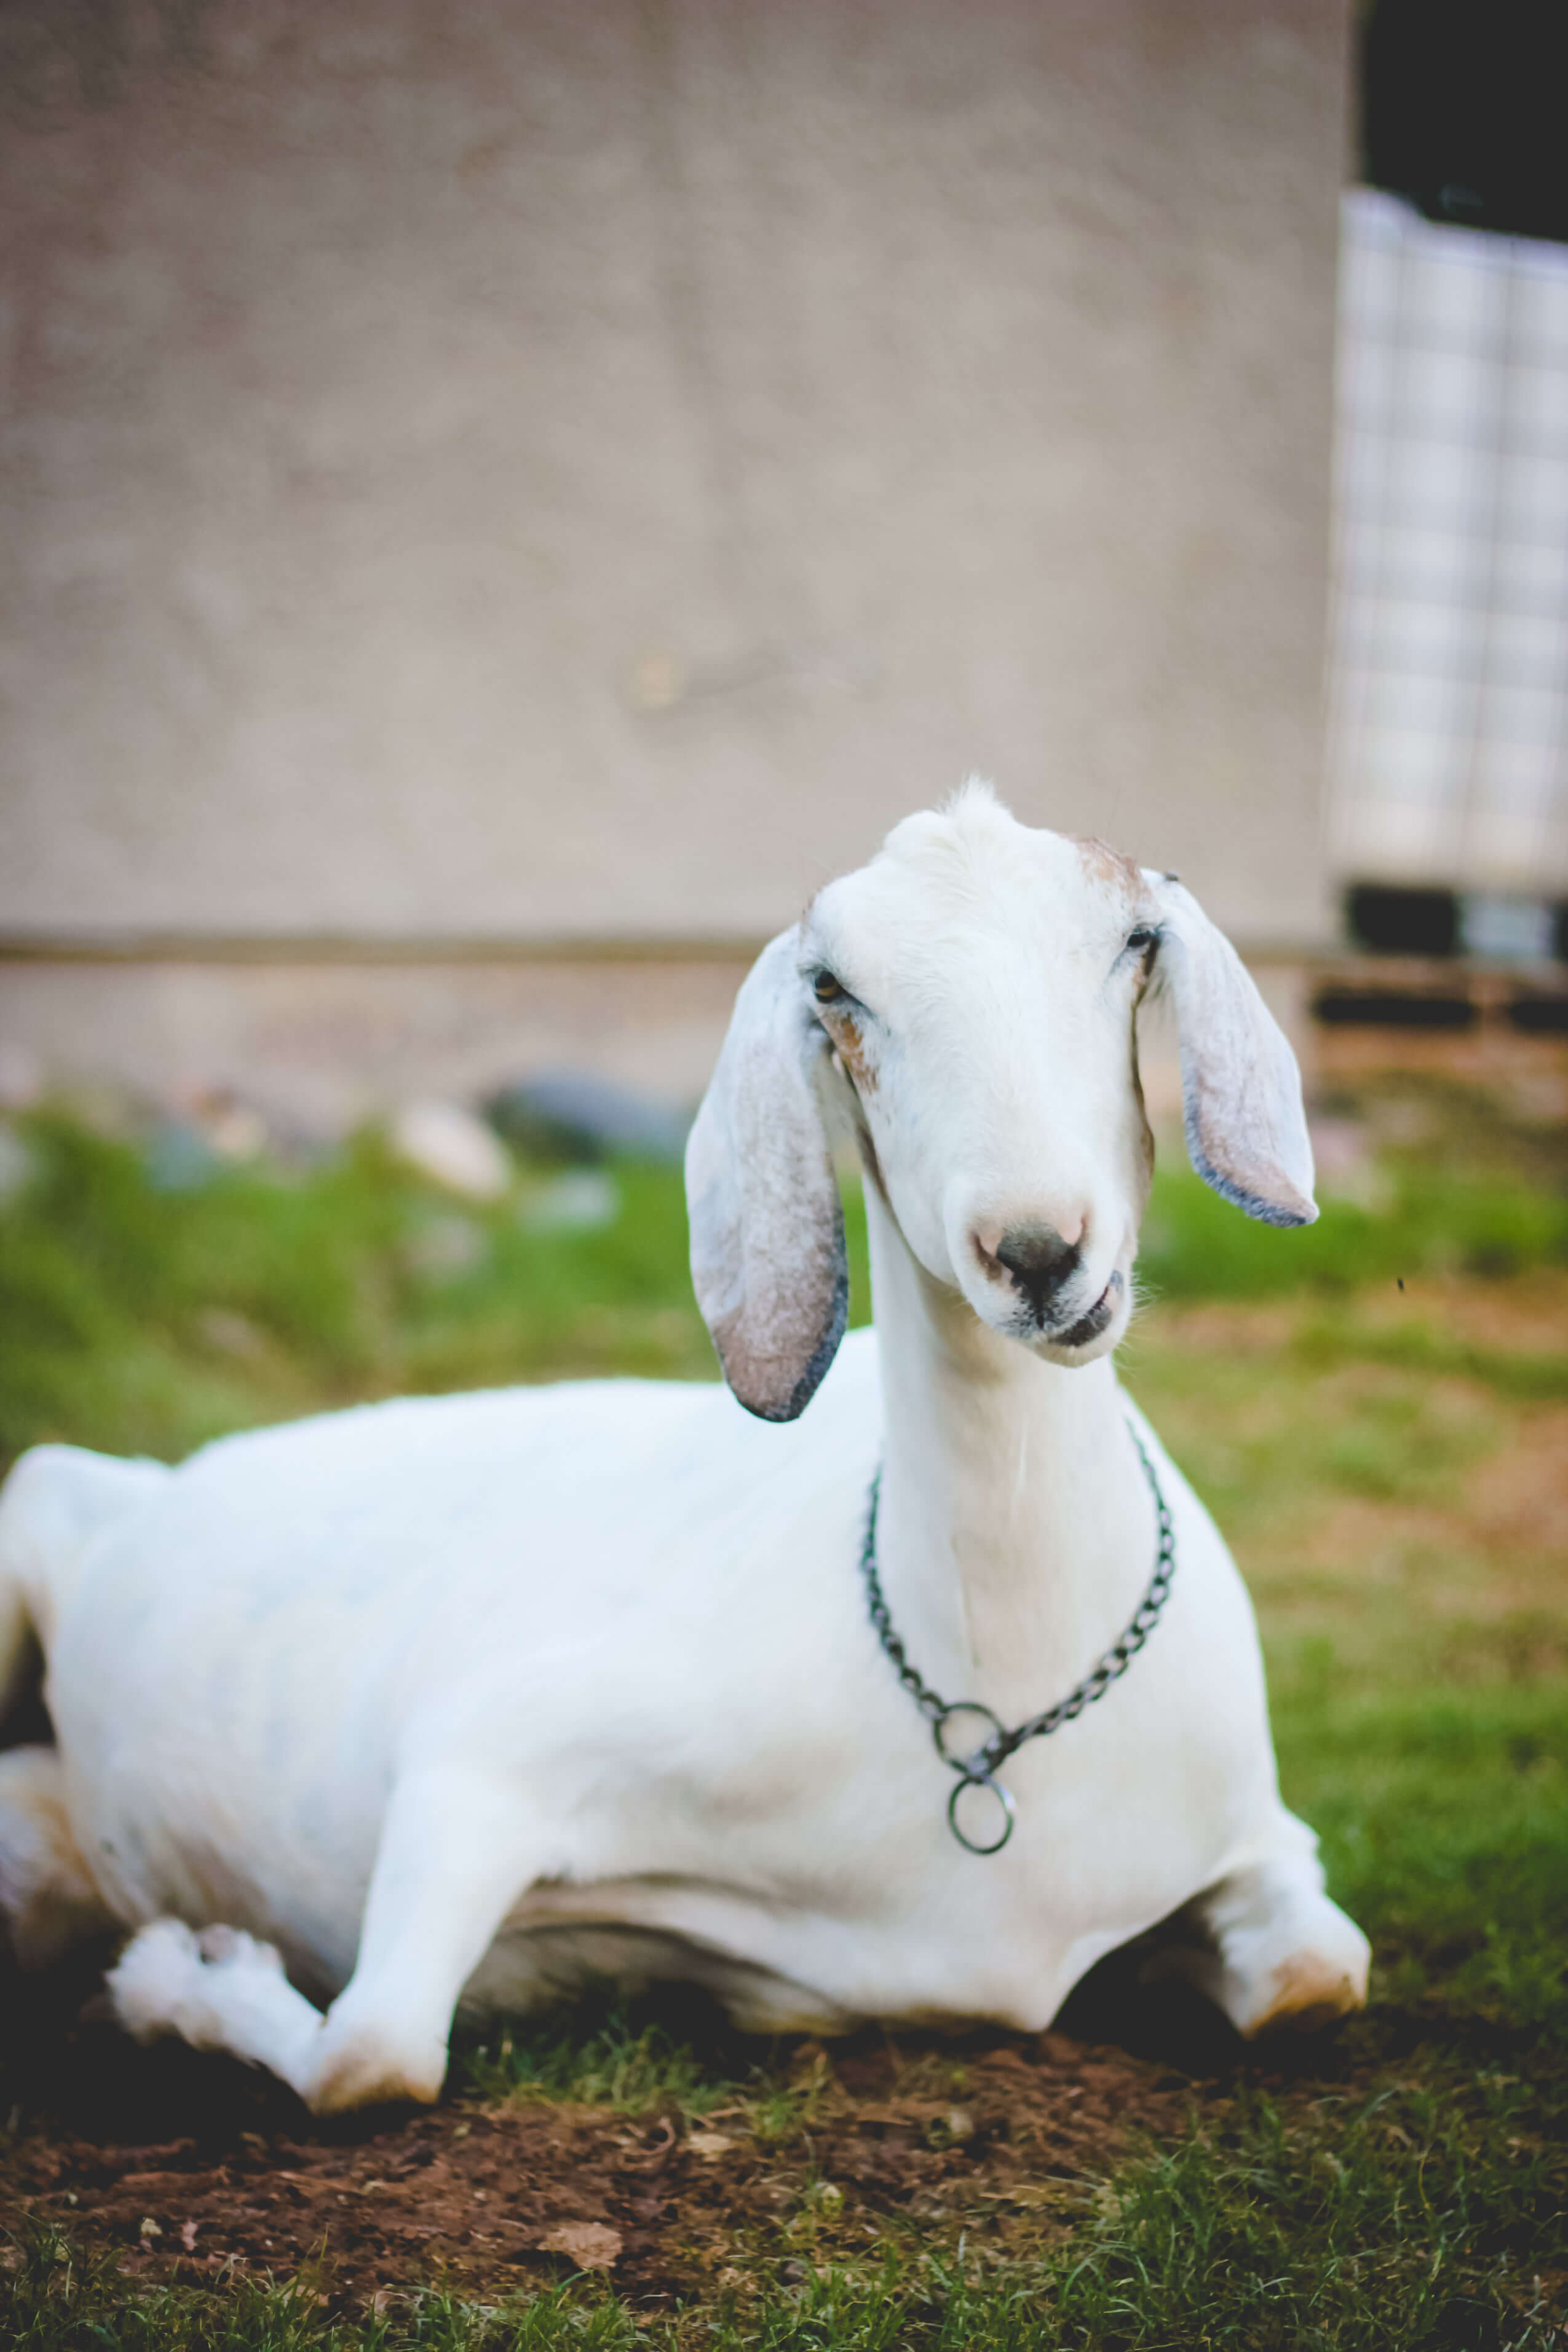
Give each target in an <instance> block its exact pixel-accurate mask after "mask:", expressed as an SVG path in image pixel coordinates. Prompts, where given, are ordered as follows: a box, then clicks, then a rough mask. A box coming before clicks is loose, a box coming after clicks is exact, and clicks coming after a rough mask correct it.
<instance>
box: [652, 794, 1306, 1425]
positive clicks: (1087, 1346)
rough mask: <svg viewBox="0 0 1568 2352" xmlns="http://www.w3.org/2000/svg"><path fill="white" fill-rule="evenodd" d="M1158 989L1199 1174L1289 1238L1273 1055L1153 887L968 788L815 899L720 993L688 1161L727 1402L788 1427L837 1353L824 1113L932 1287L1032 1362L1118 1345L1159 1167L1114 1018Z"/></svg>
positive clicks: (1293, 1165) (1289, 1097) (697, 1266)
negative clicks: (719, 1021)
mask: <svg viewBox="0 0 1568 2352" xmlns="http://www.w3.org/2000/svg"><path fill="white" fill-rule="evenodd" d="M1156 984H1157V985H1159V986H1162V987H1163V988H1164V989H1165V990H1167V991H1168V992H1169V994H1170V996H1171V998H1172V1000H1173V1004H1174V1008H1175V1013H1176V1021H1177V1028H1178V1032H1179V1036H1180V1043H1181V1055H1182V1076H1183V1090H1184V1100H1185V1115H1186V1133H1187V1148H1188V1151H1189V1154H1190V1156H1191V1158H1192V1161H1193V1165H1194V1168H1195V1169H1196V1170H1197V1171H1198V1173H1199V1174H1200V1175H1201V1176H1203V1177H1204V1178H1205V1181H1207V1182H1208V1183H1210V1184H1212V1185H1213V1186H1214V1188H1215V1191H1216V1192H1220V1193H1223V1194H1224V1196H1225V1197H1226V1199H1227V1200H1229V1201H1232V1202H1235V1203H1236V1205H1237V1207H1238V1208H1240V1209H1244V1210H1245V1211H1246V1212H1247V1214H1248V1215H1249V1216H1254V1217H1260V1218H1262V1219H1264V1220H1265V1222H1267V1223H1270V1224H1281V1225H1299V1224H1307V1223H1310V1221H1311V1220H1312V1219H1313V1218H1314V1217H1315V1216H1316V1215H1317V1210H1316V1208H1315V1206H1314V1204H1313V1202H1312V1159H1311V1150H1310V1145H1309V1142H1308V1139H1307V1129H1306V1122H1305V1119H1304V1118H1303V1115H1302V1109H1301V1089H1300V1076H1299V1074H1298V1072H1297V1068H1296V1063H1295V1058H1294V1056H1293V1055H1292V1054H1291V1052H1290V1048H1289V1045H1287V1044H1286V1042H1285V1039H1284V1037H1283V1036H1282V1035H1281V1034H1280V1032H1279V1029H1278V1028H1277V1027H1276V1025H1275V1024H1274V1022H1273V1020H1272V1019H1271V1017H1270V1015H1269V1013H1268V1011H1267V1010H1266V1008H1265V1006H1264V1003H1263V1001H1262V999H1261V998H1260V997H1259V995H1258V991H1257V989H1256V988H1255V987H1254V986H1253V984H1252V982H1251V980H1250V979H1249V978H1248V976H1247V971H1246V969H1245V967H1244V966H1243V965H1242V963H1241V961H1240V959H1239V958H1238V957H1237V954H1236V952H1235V950H1234V949H1233V948H1232V947H1231V946H1230V945H1229V943H1228V941H1227V940H1225V939H1224V938H1223V937H1222V936H1221V934H1220V933H1219V932H1218V931H1217V930H1215V927H1214V925H1213V924H1212V923H1211V922H1210V921H1209V920H1208V919H1207V918H1206V916H1205V915H1204V913H1203V912H1202V910H1201V909H1200V908H1199V907H1198V906H1197V904H1196V902H1195V901H1194V899H1193V898H1191V897H1190V896H1189V895H1188V893H1187V892H1186V891H1185V890H1184V889H1183V888H1182V887H1181V886H1180V885H1179V883H1177V881H1176V880H1175V878H1174V877H1173V876H1165V875H1159V874H1152V873H1147V872H1143V871H1141V870H1140V868H1139V867H1137V866H1134V865H1132V864H1131V861H1130V860H1128V859H1126V858H1123V857H1121V856H1118V855H1117V854H1116V852H1114V851H1112V850H1110V849H1107V848H1105V847H1104V846H1103V845H1100V843H1098V842H1092V841H1078V840H1073V839H1070V838H1068V837H1066V836H1064V835H1060V834H1054V833H1041V832H1035V831H1032V830H1031V829H1029V828H1028V827H1026V826H1024V825H1021V824H1017V823H1016V821H1015V819H1014V818H1013V817H1012V816H1010V815H1009V814H1008V813H1007V811H1006V810H1005V808H1003V807H1002V805H1001V803H999V802H998V801H996V800H995V798H994V796H993V794H992V793H991V792H990V790H989V789H988V788H987V787H985V786H984V785H974V784H972V785H969V786H966V787H965V789H964V790H963V792H962V793H960V794H959V795H958V796H957V798H956V799H955V800H954V801H952V803H949V805H948V806H947V807H946V808H945V809H943V810H942V811H940V812H938V813H935V814H931V813H927V814H921V815H919V816H912V817H910V818H908V819H906V821H905V822H904V823H903V824H900V825H899V826H897V827H896V828H895V830H894V831H893V832H892V833H891V834H889V836H888V839H887V841H886V842H885V843H884V845H883V846H882V849H881V851H880V852H879V855H878V856H876V857H874V858H873V859H872V860H871V862H870V864H869V865H868V866H862V867H861V868H860V870H859V871H858V873H855V874H847V875H846V876H844V877H843V878H842V879H841V880H839V881H837V882H834V883H831V884H829V886H828V887H827V888H826V889H825V890H823V891H821V892H820V893H819V895H818V896H817V898H816V899H815V900H814V901H813V903H812V905H811V907H810V908H808V909H807V911H806V913H805V916H804V917H803V918H802V919H801V921H800V922H799V923H797V924H796V925H795V928H794V929H791V930H788V931H785V932H784V933H783V934H782V936H781V937H780V938H778V939H776V940H773V943H772V945H771V946H769V947H768V948H766V949H765V950H763V954H762V956H761V957H760V958H759V959H758V961H757V963H756V965H755V966H754V968H753V969H752V972H751V974H750V976H749V978H748V979H747V981H746V982H745V985H744V986H743V987H742V991H741V993H740V996H739V998H738V1000H737V1002H736V1005H735V1013H734V1018H733V1020H732V1021H731V1025H730V1033H729V1035H728V1037H727V1038H726V1040H725V1044H724V1049H723V1052H722V1054H721V1056H720V1059H719V1065H718V1067H717V1069H716V1070H715V1072H714V1074H713V1080H712V1083H711V1085H710V1087H709V1089H708V1093H707V1096H706V1097H705V1098H704V1100H703V1104H702V1108H701V1110H700V1113H699V1114H698V1118H697V1123H696V1126H695V1127H694V1128H693V1129H692V1132H691V1140H690V1143H689V1147H688V1150H687V1159H686V1178H687V1197H688V1201H689V1206H690V1213H691V1267H692V1276H693V1278H694V1281H695V1284H696V1288H697V1297H698V1303H699V1305H700V1307H701V1309H702V1313H703V1317H704V1319H705V1320H706V1322H707V1324H708V1328H709V1329H710V1332H711V1333H712V1335H713V1340H714V1344H715V1346H716V1347H717V1349H718V1350H719V1355H720V1360H721V1362H722V1364H723V1367H724V1371H725V1376H726V1378H727V1379H728V1380H729V1382H730V1385H731V1388H732V1389H733V1390H734V1391H735V1394H736V1395H737V1396H738V1397H739V1398H740V1400H741V1402H742V1404H744V1405H747V1406H749V1407H750V1409H751V1410H752V1412H756V1413H760V1414H761V1415H762V1416H763V1419H765V1420H769V1421H790V1420H793V1419H794V1418H795V1415H796V1414H797V1413H799V1412H802V1411H803V1410H804V1409H805V1405H806V1404H807V1403H808V1402H810V1399H811V1396H812V1393H813V1391H815V1389H816V1385H817V1382H818V1381H820V1380H821V1378H822V1376H823V1374H824V1372H825V1371H826V1369H827V1367H828V1365H829V1364H830V1363H831V1361H832V1360H833V1355H834V1351H835V1350H836V1349H837V1346H838V1342H839V1340H840V1339H841V1338H842V1337H843V1333H844V1322H845V1311H846V1303H847V1277H846V1271H845V1261H844V1231H843V1221H842V1218H841V1216H840V1213H839V1207H838V1195H837V1187H836V1184H835V1181H834V1175H833V1168H832V1162H831V1157H830V1152H829V1145H828V1126H827V1122H826V1113H827V1112H828V1110H829V1109H830V1108H831V1107H832V1104H833V1100H834V1097H837V1099H838V1102H839V1103H840V1105H841V1107H842V1108H845V1109H847V1112H848V1113H849V1115H850V1117H851V1118H852V1119H853V1121H854V1124H855V1127H856V1129H857V1130H858V1135H859V1139H860V1143H861V1150H862V1156H863V1159H864V1160H865V1164H866V1167H867V1170H868V1179H869V1181H872V1182H873V1183H875V1184H876V1185H877V1187H878V1189H879V1191H880V1192H881V1195H882V1198H883V1200H884V1201H885V1202H886V1204H887V1207H888V1210H889V1213H890V1214H891V1216H892V1217H893V1218H894V1220H895V1221H896V1222H897V1223H898V1226H899V1228H900V1232H901V1233H902V1234H903V1237H904V1241H905V1242H906V1244H908V1246H909V1248H910V1251H911V1252H912V1253H913V1255H914V1256H915V1258H916V1259H917V1260H918V1261H919V1263H920V1265H921V1266H923V1267H924V1269H925V1271H926V1273H927V1275H928V1276H931V1278H932V1279H933V1280H935V1281H936V1282H939V1283H942V1284H944V1285H946V1286H949V1287H950V1288H952V1289H954V1290H957V1291H959V1292H961V1293H962V1294H963V1297H965V1298H966V1299H967V1300H968V1302H969V1304H970V1306H971V1307H973V1310H974V1313H975V1314H976V1315H977V1316H979V1317H980V1318H981V1319H982V1321H983V1322H984V1323H986V1324H988V1325H989V1326H990V1327H991V1328H992V1329H993V1330H994V1331H997V1332H1000V1333H1003V1334H1004V1335H1005V1336H1006V1337H1008V1338H1010V1339H1016V1340H1018V1341H1019V1342H1021V1343H1022V1344H1023V1345H1024V1346H1026V1347H1027V1348H1029V1349H1032V1350H1033V1352H1034V1353H1035V1354H1037V1355H1038V1356H1043V1357H1046V1358H1047V1359H1049V1360H1051V1361H1053V1362H1056V1363H1060V1364H1069V1365H1073V1364H1083V1363H1088V1362H1089V1361H1090V1360H1092V1359H1093V1358H1095V1357H1096V1356H1102V1355H1104V1354H1105V1353H1106V1352H1107V1351H1108V1350H1109V1349H1111V1348H1113V1347H1114V1346H1115V1345H1116V1342H1117V1340H1118V1339H1120V1338H1121V1333H1122V1331H1123V1330H1124V1329H1125V1328H1126V1324H1127V1318H1128V1315H1129V1312H1130V1310H1131V1268H1132V1259H1133V1255H1134V1252H1135V1250H1136V1247H1137V1234H1138V1225H1139V1221H1140V1219H1141V1218H1142V1213H1143V1206H1144V1202H1145V1201H1146V1199H1147V1197H1148V1190H1149V1177H1150V1173H1151V1170H1152V1160H1153V1154H1152V1144H1151V1140H1150V1136H1149V1129H1148V1125H1147V1122H1146V1120H1145V1118H1144V1116H1143V1099H1142V1090H1141V1088H1140V1087H1139V1082H1138V1065H1137V1056H1136V1045H1135V1038H1134V1016H1135V1014H1136V1012H1137V1008H1138V1005H1139V1003H1140V1002H1141V1000H1142V997H1143V995H1144V993H1145V992H1146V990H1148V989H1149V988H1150V986H1151V985H1156Z"/></svg>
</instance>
